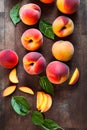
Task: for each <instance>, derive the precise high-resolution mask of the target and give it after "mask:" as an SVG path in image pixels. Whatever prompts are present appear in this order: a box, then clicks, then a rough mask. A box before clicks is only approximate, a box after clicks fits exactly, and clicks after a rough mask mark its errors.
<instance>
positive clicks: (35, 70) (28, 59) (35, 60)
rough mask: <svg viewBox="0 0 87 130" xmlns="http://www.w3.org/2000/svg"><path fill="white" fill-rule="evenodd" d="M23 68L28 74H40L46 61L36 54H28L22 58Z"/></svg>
mask: <svg viewBox="0 0 87 130" xmlns="http://www.w3.org/2000/svg"><path fill="white" fill-rule="evenodd" d="M23 66H24V69H25V71H26V72H27V73H28V74H31V75H34V74H40V73H41V72H42V71H43V70H44V69H45V67H46V60H45V58H44V57H43V55H42V54H40V53H38V52H29V53H28V54H26V55H25V56H24V58H23Z"/></svg>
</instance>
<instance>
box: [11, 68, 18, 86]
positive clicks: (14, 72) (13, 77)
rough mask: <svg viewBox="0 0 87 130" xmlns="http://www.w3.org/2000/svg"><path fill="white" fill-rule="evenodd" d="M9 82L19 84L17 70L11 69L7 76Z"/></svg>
mask: <svg viewBox="0 0 87 130" xmlns="http://www.w3.org/2000/svg"><path fill="white" fill-rule="evenodd" d="M9 80H10V81H11V82H12V83H19V80H18V77H17V70H16V68H14V69H12V70H11V72H10V74H9Z"/></svg>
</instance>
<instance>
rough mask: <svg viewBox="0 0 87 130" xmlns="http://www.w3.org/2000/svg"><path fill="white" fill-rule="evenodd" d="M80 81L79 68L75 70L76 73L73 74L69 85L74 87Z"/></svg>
mask: <svg viewBox="0 0 87 130" xmlns="http://www.w3.org/2000/svg"><path fill="white" fill-rule="evenodd" d="M78 79H79V70H78V68H76V69H75V70H74V72H73V74H72V76H71V78H70V81H69V85H74V84H76V83H77V81H78Z"/></svg>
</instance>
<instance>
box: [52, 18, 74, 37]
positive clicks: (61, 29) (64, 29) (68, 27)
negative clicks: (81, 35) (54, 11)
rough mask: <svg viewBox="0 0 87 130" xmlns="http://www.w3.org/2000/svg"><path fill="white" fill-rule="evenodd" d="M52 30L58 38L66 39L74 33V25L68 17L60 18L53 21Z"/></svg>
mask: <svg viewBox="0 0 87 130" xmlns="http://www.w3.org/2000/svg"><path fill="white" fill-rule="evenodd" d="M52 29H53V32H54V34H55V35H56V36H58V37H66V36H69V35H70V34H72V33H73V31H74V23H73V21H72V20H71V19H70V18H69V17H67V16H59V17H57V18H56V19H55V20H54V21H53V23H52Z"/></svg>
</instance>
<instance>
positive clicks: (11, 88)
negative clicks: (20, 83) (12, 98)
mask: <svg viewBox="0 0 87 130" xmlns="http://www.w3.org/2000/svg"><path fill="white" fill-rule="evenodd" d="M15 89H16V85H13V86H8V87H7V88H5V89H4V90H3V92H2V96H3V97H6V96H9V95H11V94H12V93H13V92H14V91H15Z"/></svg>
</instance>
